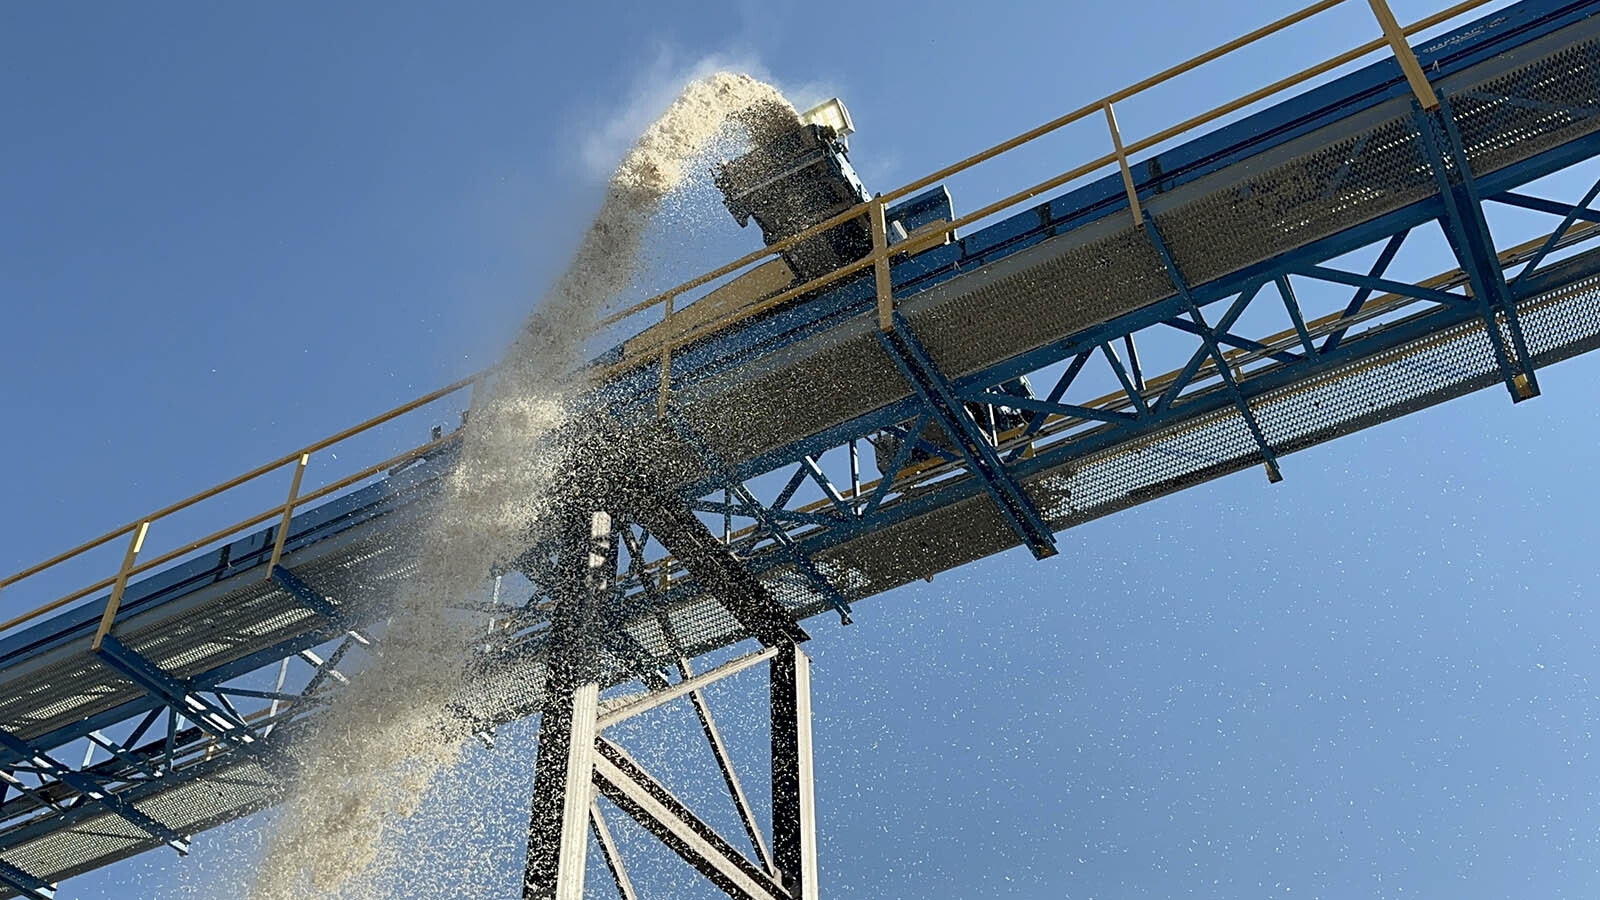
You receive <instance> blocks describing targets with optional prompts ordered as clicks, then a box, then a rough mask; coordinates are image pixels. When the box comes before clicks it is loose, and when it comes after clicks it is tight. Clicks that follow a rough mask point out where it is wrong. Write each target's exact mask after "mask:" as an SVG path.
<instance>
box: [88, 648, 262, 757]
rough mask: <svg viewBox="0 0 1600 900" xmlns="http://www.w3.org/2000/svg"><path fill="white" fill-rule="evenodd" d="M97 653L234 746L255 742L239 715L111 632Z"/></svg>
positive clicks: (210, 732)
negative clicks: (141, 653)
mask: <svg viewBox="0 0 1600 900" xmlns="http://www.w3.org/2000/svg"><path fill="white" fill-rule="evenodd" d="M99 655H100V658H101V659H104V660H105V661H106V662H108V663H110V664H111V666H112V667H114V668H115V669H116V670H117V671H119V672H121V673H122V674H123V675H125V676H126V677H127V678H128V679H129V680H130V681H132V682H133V683H134V684H137V685H139V686H140V687H142V688H144V689H145V690H146V691H147V692H149V693H150V694H153V695H154V696H156V697H158V698H160V699H161V700H162V701H163V702H165V703H166V704H167V706H168V707H169V708H171V709H174V710H178V711H180V712H181V714H182V715H183V716H184V717H185V718H187V719H189V721H191V722H193V723H195V724H196V725H198V726H199V727H200V728H201V729H202V730H204V731H206V732H207V733H209V734H211V735H214V736H215V737H218V738H221V739H222V740H224V741H227V742H228V743H230V744H233V745H234V746H237V747H251V745H253V744H256V743H257V737H256V735H255V733H254V732H253V731H251V729H250V726H249V725H247V724H246V723H245V722H244V721H242V720H241V719H239V717H238V716H235V715H234V714H232V713H231V712H229V711H228V710H226V709H224V708H223V707H221V706H220V705H218V704H216V703H213V702H211V701H210V700H207V699H206V698H205V697H203V696H201V695H200V694H199V693H198V692H197V691H195V690H194V689H193V686H192V685H191V684H189V683H186V682H183V681H180V680H178V679H176V678H174V677H172V676H171V675H168V674H167V673H166V672H163V671H161V669H160V668H158V667H157V666H156V665H155V664H154V663H152V662H150V661H149V660H148V659H145V658H144V657H143V656H140V655H139V654H137V653H135V652H133V651H132V650H130V649H128V647H127V645H125V644H123V643H122V642H121V641H119V640H117V638H116V637H115V636H114V635H110V634H108V635H106V636H105V638H104V639H103V641H102V642H101V644H100V650H99ZM252 749H255V748H254V747H252Z"/></svg>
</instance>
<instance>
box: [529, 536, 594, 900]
mask: <svg viewBox="0 0 1600 900" xmlns="http://www.w3.org/2000/svg"><path fill="white" fill-rule="evenodd" d="M588 524H589V527H588V535H587V540H584V539H583V536H582V531H580V530H579V529H580V528H581V525H580V523H578V522H574V523H572V525H571V526H570V527H571V530H572V531H575V532H577V533H576V534H571V535H570V538H571V539H569V541H568V544H567V546H566V547H565V548H564V550H563V552H562V557H563V558H562V560H561V569H562V576H563V578H564V580H565V582H566V583H565V585H563V590H562V593H563V594H564V595H565V596H563V597H562V598H561V603H560V605H559V606H558V607H557V609H556V612H555V616H554V622H553V625H552V627H553V629H554V633H553V635H552V638H553V640H552V643H551V646H553V647H559V648H562V652H561V653H560V654H557V655H553V656H552V657H551V659H550V664H549V665H550V671H549V674H548V675H547V676H546V680H545V698H546V699H545V707H544V710H543V712H542V714H541V717H540V721H539V755H538V759H537V760H536V762H535V763H534V779H533V811H532V814H531V816H530V819H529V824H528V864H527V868H526V870H525V871H524V875H523V884H522V896H523V898H524V900H583V879H584V868H585V864H586V862H587V860H588V853H589V828H590V809H591V807H592V805H593V803H594V766H595V739H596V738H597V737H598V736H599V714H600V684H599V673H598V672H597V671H596V670H595V657H596V654H595V652H594V651H595V646H596V628H595V625H596V623H597V622H598V619H599V606H600V602H601V600H602V599H603V598H604V597H605V596H606V595H607V593H608V592H609V591H610V588H611V581H612V579H613V578H614V577H615V573H616V566H617V550H616V542H615V539H614V535H613V534H612V529H611V517H610V516H609V515H607V514H606V513H603V512H597V513H595V514H594V515H593V516H592V517H591V518H590V521H589V523H588Z"/></svg>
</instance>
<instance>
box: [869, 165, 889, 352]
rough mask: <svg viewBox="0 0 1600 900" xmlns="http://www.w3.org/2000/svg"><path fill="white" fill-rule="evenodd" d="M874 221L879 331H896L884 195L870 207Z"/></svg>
mask: <svg viewBox="0 0 1600 900" xmlns="http://www.w3.org/2000/svg"><path fill="white" fill-rule="evenodd" d="M868 212H869V215H870V217H871V219H872V274H873V278H874V280H875V281H876V282H877V286H878V329H879V330H880V331H892V330H894V282H893V281H892V280H891V279H890V277H889V223H888V221H887V220H886V219H885V216H884V210H883V195H882V194H880V195H878V196H876V197H874V198H872V202H871V203H870V204H869V206H868Z"/></svg>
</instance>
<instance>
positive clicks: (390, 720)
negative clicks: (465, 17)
mask: <svg viewBox="0 0 1600 900" xmlns="http://www.w3.org/2000/svg"><path fill="white" fill-rule="evenodd" d="M794 120H795V112H794V108H793V107H792V106H790V105H789V103H788V101H786V100H785V99H784V98H783V95H782V94H780V93H779V92H778V91H777V89H775V88H773V87H771V86H770V85H767V84H764V83H762V82H760V81H757V80H756V79H753V78H750V77H749V76H746V75H738V74H731V73H725V72H723V73H717V74H714V75H711V76H709V77H706V78H702V79H700V80H698V81H695V82H693V83H691V84H690V85H689V86H688V87H687V88H685V89H684V91H683V93H682V94H681V95H680V96H679V97H678V98H677V100H676V101H674V102H673V104H672V105H671V106H670V107H669V108H668V109H667V111H666V112H665V113H664V114H663V115H662V116H661V117H660V118H659V119H658V120H656V122H655V123H654V124H652V125H651V126H650V127H649V128H648V129H647V130H646V131H645V133H644V135H643V136H642V137H641V138H640V139H639V141H638V143H637V144H635V146H634V147H633V149H632V150H631V151H630V152H629V153H628V154H627V156H626V157H625V158H624V159H623V161H622V163H621V165H620V166H618V168H617V171H616V173H615V174H614V175H613V176H612V178H611V182H610V185H609V188H608V190H607V194H606V199H605V203H604V206H603V207H602V208H601V210H600V213H599V215H598V216H597V217H596V218H595V221H594V223H593V224H592V225H591V226H590V227H589V230H588V232H587V233H586V235H585V236H584V239H583V242H582V244H581V245H580V247H579V248H578V251H577V253H576V255H575V256H574V258H573V260H572V263H571V265H570V266H569V267H568V269H567V271H566V272H565V273H564V274H563V275H562V276H561V278H560V279H559V280H558V281H557V282H556V284H555V285H554V287H553V288H552V289H551V291H550V293H549V294H548V295H547V296H546V297H545V299H544V301H543V302H542V303H541V304H540V305H539V306H538V308H537V309H536V310H535V311H534V313H533V315H532V316H531V317H530V318H529V319H528V321H527V322H526V323H525V325H524V327H523V329H522V331H521V332H520V333H519V335H518V337H517V339H516V341H515V342H514V343H513V345H512V347H511V348H510V350H509V351H508V352H507V354H506V357H505V358H504V360H502V361H501V362H500V364H499V365H498V366H497V367H496V369H495V371H494V373H493V377H492V379H491V381H490V385H491V386H490V389H489V391H488V393H487V396H486V398H485V399H484V400H483V401H482V402H480V404H479V406H478V407H477V408H476V409H474V410H473V415H472V420H471V422H470V424H469V425H468V427H467V429H466V435H465V438H464V441H463V445H462V449H461V456H460V458H459V462H458V463H457V466H456V468H455V470H454V471H453V472H452V474H451V476H450V478H449V481H448V483H447V485H446V487H445V491H444V496H443V499H442V501H441V503H440V509H439V510H438V512H437V513H436V516H435V518H434V519H433V520H432V521H431V522H430V523H429V524H428V525H427V526H426V527H425V528H424V533H423V535H422V539H421V540H420V541H419V544H420V547H421V550H420V551H419V558H418V560H417V572H416V574H415V575H414V576H412V578H411V579H410V580H409V582H408V583H406V584H405V585H404V586H403V587H401V588H400V592H399V596H397V597H396V598H394V600H393V607H392V609H391V610H390V612H391V613H392V617H393V618H392V620H391V624H390V626H389V628H388V630H387V631H386V632H385V633H384V635H383V637H382V642H381V644H382V646H381V651H380V653H379V654H378V655H377V656H376V657H375V658H374V659H373V661H372V663H371V665H370V666H368V668H367V669H366V670H365V671H363V672H361V673H359V675H357V676H356V677H355V678H354V679H353V681H352V683H351V684H350V686H349V687H347V688H346V689H345V690H344V691H343V693H342V694H341V695H340V696H339V697H338V698H337V700H336V701H335V703H334V706H333V708H332V709H330V710H329V711H328V712H327V713H325V714H324V715H323V716H321V717H320V718H321V721H319V722H318V724H317V726H316V727H315V728H314V729H312V730H311V731H309V732H308V733H307V734H305V735H304V736H303V737H302V738H301V740H302V741H303V742H304V743H303V744H302V745H301V746H300V747H299V748H297V752H296V753H295V754H294V755H295V756H297V757H299V758H301V759H303V760H305V765H304V767H303V768H302V770H301V772H300V773H299V775H298V777H297V779H296V782H295V784H294V785H293V787H292V788H291V791H290V793H289V796H288V797H287V798H286V800H285V803H284V805H283V807H282V808H281V810H280V813H279V815H278V816H277V819H276V821H275V822H274V824H273V827H272V830H271V832H270V833H269V834H268V835H267V844H266V848H265V851H264V854H263V858H262V860H261V861H260V864H259V865H258V866H257V868H256V875H255V879H254V884H253V887H252V890H251V897H252V900H301V898H305V897H324V896H337V895H339V894H341V893H344V892H346V891H347V890H349V889H351V888H352V886H353V885H354V884H355V883H356V882H358V881H361V880H364V879H363V878H362V876H364V875H365V874H367V872H368V869H369V868H370V867H372V865H373V863H374V860H375V859H376V858H377V856H378V851H379V848H380V846H381V842H382V839H383V836H384V833H385V829H386V826H388V825H390V824H393V823H394V822H395V821H396V820H397V819H400V818H404V817H409V816H410V815H412V814H413V813H414V812H415V811H416V805H417V804H418V802H419V801H420V799H421V797H422V795H423V793H424V791H425V790H426V788H427V787H428V785H429V784H430V783H431V781H432V780H433V778H434V776H435V775H436V774H438V773H439V772H440V771H442V770H443V769H445V768H447V767H448V766H450V765H451V764H452V763H453V762H454V761H455V760H456V759H457V757H458V755H459V754H460V751H461V739H462V738H463V737H464V731H465V730H466V729H464V727H463V726H462V724H461V723H460V722H459V721H457V720H455V719H454V717H453V716H452V715H451V713H450V712H449V711H448V703H449V701H450V698H451V696H452V694H453V693H454V692H455V691H456V690H457V688H458V687H459V686H460V685H461V683H462V679H463V678H464V677H465V674H466V672H467V666H468V663H469V661H470V652H469V649H468V647H469V642H470V640H471V638H472V626H470V625H469V624H467V623H463V622H461V621H459V617H452V616H451V615H449V614H448V613H447V610H448V608H449V607H451V606H452V605H455V604H459V603H460V602H461V601H462V600H463V599H464V598H467V597H469V596H471V595H473V594H475V593H476V592H478V591H480V590H481V588H482V586H483V584H484V581H485V579H486V577H487V575H488V573H489V572H490V570H491V567H493V566H494V565H495V564H496V563H499V562H502V561H504V560H506V559H508V558H510V557H512V556H514V555H515V554H516V553H518V552H519V551H520V550H521V549H522V548H523V547H524V546H526V544H527V541H528V536H529V533H530V531H531V530H534V529H537V527H538V525H539V523H540V522H541V521H543V520H547V519H549V518H550V513H551V512H552V504H553V503H554V502H555V499H554V496H553V492H552V490H551V489H552V487H553V486H554V484H553V482H554V481H555V479H556V478H557V477H558V476H559V474H560V472H561V469H562V465H563V461H564V459H563V450H562V447H561V445H560V444H559V443H558V442H557V441H555V440H553V439H552V438H553V437H554V435H555V433H556V432H557V430H558V429H564V427H565V426H566V425H567V420H568V415H567V411H568V403H569V401H570V399H571V398H572V397H573V396H574V395H575V392H576V391H577V390H578V389H579V388H580V387H582V385H581V384H580V383H576V382H575V380H574V378H573V376H572V375H571V373H572V372H574V371H575V370H577V369H578V367H579V366H580V364H581V362H582V359H581V353H582V349H583V342H584V338H585V336H586V335H587V334H588V333H589V331H590V329H591V327H592V325H593V323H594V321H595V319H596V316H597V313H598V311H599V310H600V309H601V308H602V307H603V306H604V305H605V304H606V303H607V302H608V301H610V300H612V299H613V298H615V297H617V296H618V295H619V294H621V293H622V292H623V291H624V290H625V289H627V287H628V286H629V283H630V281H631V280H632V279H633V277H634V275H635V273H636V270H637V267H638V264H639V256H640V251H641V244H642V239H643V236H644V234H645V231H646V228H647V226H648V225H649V223H650V220H651V218H652V217H653V216H654V215H655V213H656V211H657V210H658V209H659V208H660V205H661V203H662V201H663V200H664V199H665V198H666V197H667V196H668V195H669V194H670V193H671V192H672V191H673V190H674V189H675V188H676V187H678V186H679V184H680V183H682V182H683V180H684V178H685V175H686V168H687V166H688V165H689V164H690V163H691V162H693V161H695V160H696V159H697V158H698V157H700V156H701V155H702V154H703V153H704V152H705V151H706V150H707V148H708V147H710V146H711V145H712V142H713V141H715V140H717V139H718V137H719V136H720V135H722V134H723V133H724V132H725V129H726V128H727V126H728V125H729V124H730V123H732V124H737V125H739V126H742V127H744V128H745V129H747V130H749V131H750V132H751V134H752V136H759V135H760V134H762V133H764V132H766V131H768V130H771V129H774V128H776V127H778V126H780V125H781V124H783V123H786V122H787V123H792V122H793V121H794Z"/></svg>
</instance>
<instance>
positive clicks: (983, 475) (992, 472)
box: [878, 313, 1058, 559]
mask: <svg viewBox="0 0 1600 900" xmlns="http://www.w3.org/2000/svg"><path fill="white" fill-rule="evenodd" d="M878 341H879V342H880V343H881V344H882V345H883V348H884V349H885V350H886V351H888V353H889V358H890V359H892V360H894V364H895V366H896V367H897V368H899V370H900V374H901V375H903V376H905V379H906V382H907V383H908V384H910V385H911V388H912V389H913V390H914V391H916V393H917V396H919V397H921V398H922V402H923V403H924V404H925V406H926V408H927V410H928V412H929V413H930V414H931V415H932V417H933V419H934V420H935V421H937V422H938V423H939V424H940V425H941V426H942V427H943V428H944V430H945V433H946V434H947V435H949V436H950V440H951V441H953V442H954V443H955V445H956V448H957V449H959V450H960V451H961V455H962V456H963V457H965V458H966V462H967V468H968V471H970V472H971V473H972V474H973V475H974V476H975V477H976V478H977V479H978V480H979V481H981V482H982V483H983V485H984V487H986V488H987V489H988V491H989V494H990V496H992V497H993V498H994V501H995V504H996V505H997V506H999V507H1000V512H1001V513H1002V514H1003V515H1004V516H1005V518H1006V521H1007V522H1008V523H1009V524H1010V525H1011V527H1012V529H1013V530H1015V531H1016V532H1017V536H1018V537H1020V538H1022V541H1023V543H1025V544H1027V546H1028V549H1029V550H1030V551H1032V552H1033V555H1034V557H1035V558H1036V559H1044V558H1046V557H1050V556H1054V555H1056V553H1057V552H1058V551H1057V549H1056V538H1055V534H1054V533H1053V532H1051V530H1050V526H1049V525H1046V524H1045V521H1044V517H1042V516H1040V515H1039V510H1038V509H1037V508H1035V507H1034V505H1033V501H1032V500H1031V499H1029V498H1028V495H1027V494H1026V493H1025V492H1024V491H1023V490H1022V486H1021V485H1019V484H1017V483H1016V481H1014V480H1012V478H1011V476H1010V475H1008V474H1006V469H1005V463H1004V462H1002V461H1001V459H1000V456H999V454H998V453H996V452H995V448H994V446H993V445H992V444H990V443H989V440H988V438H987V437H985V436H984V435H983V433H982V432H981V431H980V430H979V429H978V423H976V422H974V421H972V417H971V416H969V415H967V411H966V407H965V406H964V405H963V404H962V402H961V400H960V398H959V397H958V396H957V395H956V391H955V388H954V386H953V385H951V384H950V382H949V380H948V379H946V378H945V377H944V374H943V373H941V372H940V371H939V368H938V366H936V365H934V362H933V358H932V357H930V356H929V355H928V351H927V350H926V349H925V348H924V347H923V346H922V343H921V342H920V341H918V340H917V337H916V335H914V334H912V332H911V329H910V327H909V326H908V325H907V324H906V321H905V318H904V317H903V316H901V315H900V314H899V313H895V315H894V328H893V330H892V331H880V332H878Z"/></svg>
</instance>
